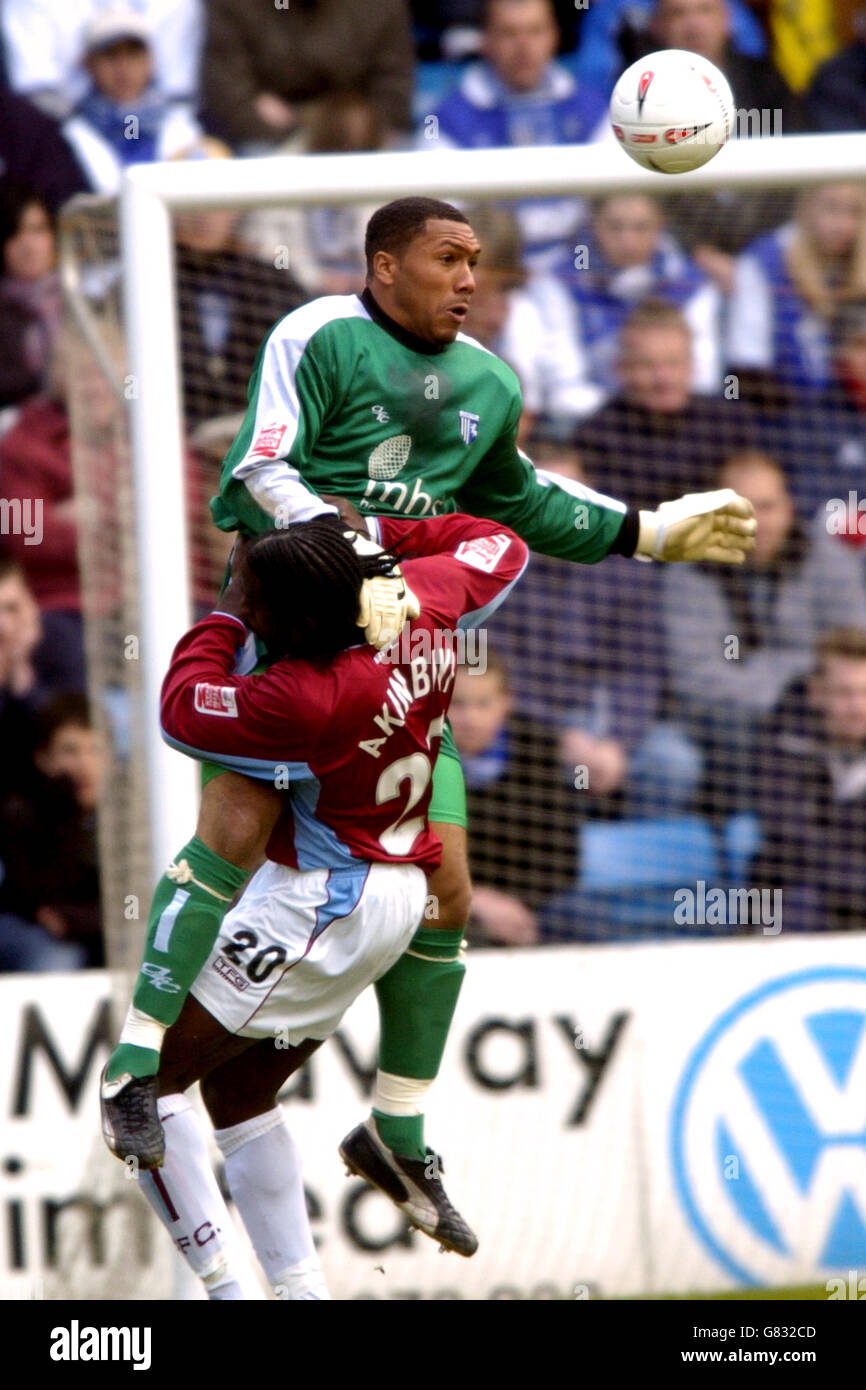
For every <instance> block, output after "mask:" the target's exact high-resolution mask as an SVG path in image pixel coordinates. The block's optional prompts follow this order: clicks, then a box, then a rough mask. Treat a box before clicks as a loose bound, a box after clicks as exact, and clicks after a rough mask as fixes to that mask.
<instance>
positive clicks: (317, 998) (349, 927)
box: [190, 860, 427, 1047]
mask: <svg viewBox="0 0 866 1390" xmlns="http://www.w3.org/2000/svg"><path fill="white" fill-rule="evenodd" d="M426 902H427V876H426V874H425V873H424V871H423V870H422V869H420V868H419V867H418V865H417V864H368V863H359V864H358V865H354V864H353V865H350V866H348V867H346V868H341V869H307V870H303V871H301V870H298V869H289V868H287V867H286V866H285V865H283V864H274V863H272V862H271V861H270V860H268V861H267V862H266V863H265V864H263V865H262V867H261V868H260V869H259V870H258V871H257V872H256V873H255V874H254V875H253V877H252V878H251V879H250V881H249V883H248V884H247V888H246V891H245V893H244V895H243V897H242V898H241V900H240V902H239V903H237V905H236V906H235V907H233V908H232V910H231V911H230V912H228V913H227V914H226V917H225V920H224V921H223V924H222V927H221V928H220V933H219V936H218V937H217V939H216V942H215V943H214V946H213V950H212V951H211V953H210V956H209V958H208V960H207V961H206V963H205V964H204V966H203V967H202V969H201V971H200V972H199V974H198V976H197V977H196V979H195V981H194V983H193V986H192V989H191V991H190V992H191V994H192V995H193V996H194V997H195V998H196V999H197V1000H198V1002H199V1003H200V1004H201V1005H202V1007H203V1008H205V1009H207V1011H208V1013H209V1014H212V1015H213V1017H214V1018H215V1019H216V1020H217V1022H218V1023H221V1024H222V1026H223V1028H225V1029H227V1030H228V1032H230V1033H238V1034H239V1035H240V1036H241V1037H243V1038H272V1037H275V1036H277V1035H281V1036H284V1037H285V1038H286V1040H287V1042H288V1045H290V1046H292V1047H295V1046H296V1045H297V1044H298V1043H300V1042H303V1040H304V1039H305V1038H327V1037H330V1035H331V1033H333V1032H334V1030H335V1029H336V1028H337V1026H338V1025H339V1022H340V1019H341V1018H342V1017H343V1014H344V1013H345V1011H346V1009H348V1007H349V1005H350V1004H351V1003H352V1001H353V999H355V998H357V996H358V995H359V994H360V993H361V991H362V990H363V989H366V987H367V985H369V984H372V983H373V981H374V980H378V979H379V978H380V976H382V975H384V974H385V973H386V971H388V970H390V968H391V966H392V965H393V964H394V963H395V961H397V960H398V959H399V958H400V956H402V954H403V952H404V951H405V950H406V947H407V946H408V945H409V942H410V941H411V940H412V937H413V936H414V935H415V932H416V931H417V930H418V928H419V926H421V923H422V919H423V916H424V908H425V905H426Z"/></svg>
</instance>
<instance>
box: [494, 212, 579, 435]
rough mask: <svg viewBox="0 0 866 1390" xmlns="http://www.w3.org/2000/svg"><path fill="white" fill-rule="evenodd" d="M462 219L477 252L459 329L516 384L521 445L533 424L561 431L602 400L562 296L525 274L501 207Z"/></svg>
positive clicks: (513, 228) (545, 279) (516, 237)
mask: <svg viewBox="0 0 866 1390" xmlns="http://www.w3.org/2000/svg"><path fill="white" fill-rule="evenodd" d="M467 215H471V221H472V225H473V227H474V228H475V232H476V234H477V236H478V238H479V240H480V242H481V246H482V248H483V251H482V256H481V260H480V261H479V263H478V265H477V266H476V267H475V270H474V276H475V293H474V294H473V296H472V302H471V304H470V306H469V313H468V315H467V318H466V331H467V332H468V333H469V334H470V335H471V336H472V337H474V338H477V339H478V341H479V342H481V343H483V344H484V346H485V347H486V348H489V349H490V351H491V352H495V353H496V354H497V356H499V357H502V358H503V359H504V360H505V361H506V362H507V363H508V364H509V366H511V367H513V368H514V370H515V372H516V373H517V375H518V376H519V378H520V384H521V386H522V388H523V415H522V416H521V424H520V435H519V437H520V440H521V442H523V440H524V439H525V438H526V436H527V435H528V434H529V432H530V430H531V429H532V428H533V423H534V422H535V421H537V420H538V419H539V418H540V419H543V420H544V421H545V423H546V425H547V427H548V428H554V429H558V430H561V431H562V432H564V433H567V431H568V429H569V428H570V426H571V425H573V423H574V421H575V420H576V419H577V418H578V417H579V416H583V415H586V414H587V413H588V412H589V411H590V410H592V409H593V408H594V407H596V406H598V405H599V404H600V403H601V401H602V400H603V398H604V393H603V392H602V391H601V390H600V388H598V387H597V386H593V385H591V383H590V382H589V380H588V379H587V371H586V365H585V362H584V359H583V355H582V353H581V352H580V350H579V346H578V340H577V336H576V333H575V321H574V312H573V309H572V306H571V304H570V303H569V300H568V296H567V294H566V293H565V291H564V290H563V288H562V286H561V285H560V284H558V283H557V281H556V280H555V279H554V278H553V276H551V275H536V274H529V273H527V271H526V270H525V269H524V267H523V256H522V245H521V241H520V231H519V228H518V225H517V221H516V219H515V217H514V214H513V213H512V212H511V211H510V210H509V209H508V208H506V207H497V206H495V205H493V204H489V203H488V204H483V205H481V206H480V207H478V208H473V209H471V213H467Z"/></svg>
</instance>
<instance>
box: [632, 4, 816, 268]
mask: <svg viewBox="0 0 866 1390" xmlns="http://www.w3.org/2000/svg"><path fill="white" fill-rule="evenodd" d="M731 14H732V11H731V10H730V9H729V7H728V6H726V5H725V3H724V0H658V3H657V5H656V8H655V11H654V15H653V29H652V33H651V34H649V35H647V37H646V40H645V45H646V46H645V47H644V48H643V50H642V51H643V52H644V53H646V52H649V51H650V49H654V48H686V49H690V50H691V51H692V52H695V53H700V54H701V55H702V56H703V57H704V58H708V59H709V61H710V62H711V63H715V65H716V66H717V67H719V68H721V70H722V72H724V74H725V76H726V77H727V78H728V80H729V82H730V84H731V87H732V89H733V92H734V99H735V101H736V103H737V119H736V125H735V130H734V132H733V133H734V134H735V135H736V136H737V138H739V139H744V138H746V139H748V138H751V137H752V136H762V135H766V134H770V135H781V134H782V133H783V132H784V133H785V134H789V135H790V134H793V133H794V132H795V131H797V130H800V129H801V128H802V126H803V123H804V121H803V111H802V104H801V102H800V100H799V99H798V98H797V97H795V96H794V95H793V93H792V92H791V91H790V90H789V89H788V87H787V86H786V85H785V83H784V82H783V80H782V78H781V77H780V75H779V74H778V73H777V72H776V70H775V69H774V68H773V65H772V62H771V61H770V60H769V59H768V58H767V57H766V56H761V57H757V56H752V55H749V54H746V53H744V52H737V51H736V49H735V48H734V46H733V44H732V41H731V40H732V31H731ZM638 56H640V55H639V54H638V53H637V52H636V53H635V54H634V57H635V58H637V57H638ZM790 207H791V198H790V195H787V194H785V193H783V192H781V191H779V190H778V189H770V190H767V191H761V190H758V189H749V190H747V191H745V192H739V193H738V192H732V191H730V190H722V191H720V192H716V193H710V194H698V195H697V196H694V197H689V198H679V197H670V198H667V199H666V201H665V217H666V221H667V223H668V226H669V227H670V229H671V231H672V232H673V233H674V235H675V236H676V237H677V240H678V241H679V242H680V243H681V244H682V245H683V246H684V247H685V249H686V250H687V251H689V252H690V254H691V255H692V257H693V258H694V260H695V261H697V263H698V265H699V266H700V267H701V269H702V270H704V271H706V273H707V274H708V275H712V276H713V279H714V280H715V281H716V283H717V284H718V285H719V287H720V289H722V290H723V291H724V292H725V293H729V292H730V289H731V285H732V282H733V273H734V265H733V259H732V258H733V256H734V255H736V254H737V253H739V251H741V250H742V249H743V247H744V246H745V245H746V244H747V243H748V242H749V241H751V240H752V239H753V238H754V237H755V236H757V235H758V234H759V233H761V232H764V231H767V230H769V229H770V228H772V227H777V226H778V225H779V223H780V222H782V221H784V219H785V218H786V217H788V216H789V215H790Z"/></svg>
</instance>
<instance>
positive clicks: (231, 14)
mask: <svg viewBox="0 0 866 1390" xmlns="http://www.w3.org/2000/svg"><path fill="white" fill-rule="evenodd" d="M413 66H414V55H413V51H412V39H411V34H410V30H409V19H408V10H407V6H406V4H405V0H378V2H377V4H376V5H375V6H365V5H358V4H356V3H354V0H318V3H315V2H314V0H293V3H292V5H291V6H286V7H282V6H280V7H276V6H274V5H273V4H272V3H271V0H211V3H210V5H209V6H208V12H207V32H206V37H205V49H204V60H203V66H202V101H203V109H204V120H205V124H206V126H207V129H208V130H209V131H210V132H211V133H212V134H213V135H216V136H218V137H219V138H220V139H222V140H226V141H228V143H229V144H230V145H232V146H234V147H235V148H237V147H243V150H244V152H252V151H255V152H259V151H262V150H265V149H267V148H269V147H270V148H273V147H274V146H275V145H280V144H281V143H282V142H283V141H284V140H286V139H287V138H288V136H290V135H291V134H292V133H293V131H294V130H295V129H296V128H297V126H298V124H299V122H300V119H301V110H302V107H303V105H304V103H305V102H310V101H314V100H316V99H317V98H322V97H325V98H327V97H330V96H332V95H334V94H335V93H337V92H347V91H351V92H361V93H363V94H364V95H365V96H366V97H368V99H369V100H370V102H371V104H372V106H373V108H374V110H375V111H376V114H377V117H378V119H379V120H380V121H381V123H382V127H383V129H384V130H385V131H386V132H387V133H388V134H389V135H393V134H399V133H401V132H405V131H406V130H408V128H409V125H410V96H411V88H412V73H413Z"/></svg>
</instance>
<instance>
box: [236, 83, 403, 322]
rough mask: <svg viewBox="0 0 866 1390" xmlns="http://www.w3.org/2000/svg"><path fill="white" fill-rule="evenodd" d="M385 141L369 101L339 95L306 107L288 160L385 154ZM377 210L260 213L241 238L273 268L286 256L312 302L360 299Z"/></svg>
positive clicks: (370, 206)
mask: <svg viewBox="0 0 866 1390" xmlns="http://www.w3.org/2000/svg"><path fill="white" fill-rule="evenodd" d="M383 141H384V131H383V129H382V123H381V121H380V119H379V115H378V112H377V110H376V108H375V107H374V106H373V104H372V102H371V101H370V100H369V98H368V97H366V96H364V95H363V94H361V93H358V92H337V93H335V94H334V95H333V96H331V97H329V98H328V99H327V100H322V101H313V102H310V103H309V105H308V106H307V107H305V109H304V112H303V114H302V117H301V123H300V125H299V127H298V129H297V130H296V132H295V134H294V135H293V136H291V137H290V138H289V139H288V140H287V141H286V143H285V144H284V145H283V146H282V148H283V150H284V152H285V153H287V154H352V153H360V152H361V151H365V150H377V149H380V148H381V146H382V144H383ZM378 206H379V204H378V203H367V204H364V203H347V204H346V205H345V206H344V207H335V206H331V207H325V206H323V207H295V208H260V209H257V210H256V211H255V212H253V213H250V214H249V215H248V216H247V217H245V218H244V220H243V222H242V223H241V226H240V228H239V231H238V236H239V240H240V242H241V243H242V244H243V245H244V246H245V247H246V248H247V249H248V250H250V251H253V252H254V253H255V254H256V255H257V256H258V257H259V258H260V259H261V260H263V261H270V263H271V264H272V265H273V264H274V262H275V258H276V257H277V256H278V255H279V254H280V253H281V252H283V253H286V254H287V255H288V259H289V263H290V265H291V268H292V272H293V274H294V276H295V279H296V280H298V281H299V283H300V284H301V285H302V286H303V288H304V292H305V293H306V294H308V295H310V296H311V297H313V296H316V295H321V294H354V293H358V294H360V293H361V292H362V290H363V288H364V282H365V276H366V265H365V262H364V256H363V246H364V232H365V229H366V225H367V222H368V220H369V218H370V217H371V215H372V213H373V212H374V211H375V210H376V208H377V207H378Z"/></svg>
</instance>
